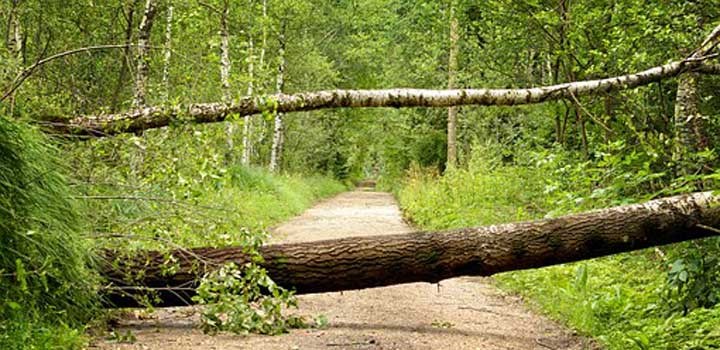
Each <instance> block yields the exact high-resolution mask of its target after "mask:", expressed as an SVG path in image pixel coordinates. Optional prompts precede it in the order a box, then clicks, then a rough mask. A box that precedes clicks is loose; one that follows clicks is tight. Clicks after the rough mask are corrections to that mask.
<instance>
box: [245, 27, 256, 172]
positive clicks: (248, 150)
mask: <svg viewBox="0 0 720 350" xmlns="http://www.w3.org/2000/svg"><path fill="white" fill-rule="evenodd" d="M254 49H255V45H254V43H253V38H252V36H250V38H249V39H248V87H247V96H248V97H249V98H253V94H254V93H255V91H254V87H255V66H254V57H253V53H254ZM243 124H244V125H243V154H242V163H243V164H245V165H250V160H251V157H252V147H253V142H252V131H253V130H252V129H253V125H252V124H253V118H252V116H251V115H248V116H247V118H245V123H243Z"/></svg>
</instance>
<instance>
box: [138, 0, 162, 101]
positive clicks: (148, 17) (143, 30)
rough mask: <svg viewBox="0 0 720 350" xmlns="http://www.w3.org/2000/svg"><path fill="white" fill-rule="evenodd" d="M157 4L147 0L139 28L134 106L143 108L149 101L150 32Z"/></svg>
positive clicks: (152, 0)
mask: <svg viewBox="0 0 720 350" xmlns="http://www.w3.org/2000/svg"><path fill="white" fill-rule="evenodd" d="M155 10H156V4H155V0H147V2H146V3H145V12H144V13H143V17H142V20H141V21H140V28H139V29H138V48H137V57H136V59H137V72H136V74H135V98H134V99H133V107H134V108H143V107H145V104H146V102H147V82H148V75H149V74H150V64H149V63H150V62H149V61H150V58H149V57H148V56H149V55H148V53H149V52H150V47H149V46H150V32H151V29H152V25H153V20H154V18H155Z"/></svg>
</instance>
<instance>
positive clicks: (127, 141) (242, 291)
mask: <svg viewBox="0 0 720 350" xmlns="http://www.w3.org/2000/svg"><path fill="white" fill-rule="evenodd" d="M188 132H190V133H188ZM218 132H221V134H219V135H217V133H218ZM203 133H210V134H208V135H205V134H203ZM148 134H152V132H151V133H148ZM222 136H224V129H223V128H217V127H215V128H213V127H209V128H205V129H202V128H199V129H198V130H193V129H187V128H178V129H169V130H162V131H157V132H155V133H154V134H152V135H145V136H142V137H138V136H119V137H117V138H113V139H106V140H92V141H89V142H86V143H84V144H75V145H72V147H69V148H68V151H69V152H70V153H71V154H72V157H71V159H72V161H73V162H74V164H73V166H74V168H75V169H77V173H76V176H75V186H76V189H77V191H78V192H80V193H82V195H80V196H78V197H77V198H78V199H80V200H81V202H82V203H83V204H84V206H85V211H86V213H87V214H88V217H89V220H90V221H91V222H92V224H93V225H92V230H90V232H88V236H90V237H92V238H93V241H94V242H95V244H96V247H102V248H105V249H112V250H114V251H115V253H116V254H115V255H116V256H117V257H118V258H119V259H123V257H124V256H133V255H134V254H135V253H134V252H135V251H137V250H145V249H152V250H160V251H164V252H168V253H169V252H170V251H171V250H175V249H183V248H192V247H224V246H239V247H243V251H244V252H245V253H246V254H248V255H250V256H254V257H255V258H256V260H257V259H260V258H261V257H260V256H259V254H258V252H257V251H258V248H259V247H260V246H261V245H262V244H263V242H264V241H265V240H267V239H268V234H267V232H266V230H267V229H268V228H269V227H271V226H272V225H275V224H277V223H280V222H282V221H284V220H286V219H288V218H290V217H292V216H295V215H297V214H299V213H301V212H302V211H304V210H305V209H306V208H308V207H309V206H311V205H312V204H313V203H314V202H315V201H317V200H319V199H321V198H325V197H328V196H331V195H333V194H336V193H338V192H341V191H343V190H346V189H347V186H346V185H345V184H344V183H342V182H340V181H338V180H335V179H333V178H331V177H329V176H323V175H318V174H287V173H280V174H274V173H271V172H269V171H268V170H266V169H263V168H261V167H251V166H245V165H241V164H240V162H239V161H238V160H237V159H236V154H235V152H237V150H235V152H228V150H227V145H226V144H225V143H224V142H223V141H224V137H222ZM170 140H171V141H170ZM177 144H183V145H184V147H183V148H182V149H179V148H178V147H176V145H177ZM187 150H193V152H192V153H188V152H187ZM273 239H276V238H275V237H273ZM256 260H254V261H253V262H251V263H248V264H245V265H243V266H225V267H223V268H221V269H219V270H217V271H212V272H210V273H209V274H208V275H206V276H205V277H204V279H203V280H202V281H201V283H200V286H199V288H198V290H197V291H198V294H197V295H196V296H195V298H194V301H195V302H197V303H199V304H203V305H205V307H204V308H203V314H202V318H201V321H202V322H201V323H202V324H201V325H200V326H201V327H202V328H203V330H204V331H206V332H208V333H216V332H220V331H230V332H235V333H249V332H252V333H263V334H278V333H282V332H286V331H287V330H288V329H289V328H292V327H298V326H303V325H304V323H303V322H304V321H303V320H302V319H299V318H296V317H294V316H291V315H286V314H285V313H284V312H285V311H287V309H288V308H292V307H293V306H295V303H296V301H295V297H294V295H293V294H292V293H291V292H290V291H287V290H285V289H283V288H281V287H279V286H277V285H275V283H274V282H273V281H272V280H271V279H270V277H268V276H267V273H266V271H265V270H264V269H263V268H261V267H260V266H259V264H258V261H256ZM176 262H177V260H176V259H174V258H173V257H172V256H171V255H170V254H168V260H167V266H164V271H165V273H172V272H173V271H174V269H175V267H176V265H175V263H176ZM136 274H137V276H139V275H142V274H143V271H142V270H141V269H140V270H132V269H131V271H128V275H127V276H126V279H127V282H128V283H132V281H133V279H134V277H136ZM268 293H269V294H268ZM138 299H139V301H140V302H143V301H148V300H152V298H150V299H147V298H145V297H139V298H138Z"/></svg>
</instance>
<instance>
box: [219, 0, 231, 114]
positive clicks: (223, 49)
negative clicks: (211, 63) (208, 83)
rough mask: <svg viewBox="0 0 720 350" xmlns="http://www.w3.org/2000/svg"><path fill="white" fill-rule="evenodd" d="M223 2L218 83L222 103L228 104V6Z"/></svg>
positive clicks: (229, 96) (229, 97)
mask: <svg viewBox="0 0 720 350" xmlns="http://www.w3.org/2000/svg"><path fill="white" fill-rule="evenodd" d="M228 5H229V4H228V1H227V0H225V2H224V7H223V9H222V13H220V83H221V84H222V95H223V102H225V103H230V102H231V100H232V95H231V93H230V32H229V31H228V23H227V22H228V14H229V11H230V6H228Z"/></svg>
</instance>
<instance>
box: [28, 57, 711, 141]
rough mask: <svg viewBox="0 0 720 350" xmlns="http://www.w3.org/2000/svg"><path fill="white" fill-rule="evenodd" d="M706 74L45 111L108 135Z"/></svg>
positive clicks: (501, 100) (667, 68) (57, 121)
mask: <svg viewBox="0 0 720 350" xmlns="http://www.w3.org/2000/svg"><path fill="white" fill-rule="evenodd" d="M687 71H697V72H701V73H706V74H712V73H718V72H719V70H718V69H717V68H716V67H714V66H712V65H707V64H704V63H703V61H702V60H701V59H699V58H689V59H687V60H683V61H676V62H671V63H668V64H666V65H662V66H659V67H655V68H651V69H648V70H645V71H642V72H638V73H634V74H628V75H622V76H617V77H612V78H605V79H597V80H587V81H580V82H573V83H564V84H557V85H550V86H542V87H534V88H525V89H453V90H429V89H410V88H407V89H405V88H399V89H381V90H327V91H316V92H302V93H297V94H289V95H288V94H275V95H269V96H265V97H244V98H241V99H240V100H238V101H236V102H233V103H198V104H192V105H188V106H177V107H146V108H141V109H136V110H132V111H129V112H125V113H117V114H100V115H86V116H79V117H75V118H72V119H70V120H67V119H64V118H61V117H45V118H44V119H45V121H44V122H42V123H43V124H44V125H45V126H46V128H47V129H49V131H52V132H55V133H60V134H71V135H91V136H97V137H101V136H110V135H116V134H120V133H128V132H135V133H137V132H141V131H143V130H148V129H154V128H160V127H164V126H168V125H170V124H174V123H186V122H193V123H214V122H221V121H224V120H225V119H226V118H227V117H228V116H229V115H240V116H248V115H253V114H259V113H262V111H264V110H271V111H277V112H280V113H288V112H300V111H312V110H319V109H330V108H358V107H394V108H400V107H450V106H462V105H478V106H512V105H523V104H535V103H542V102H546V101H553V100H560V99H572V100H574V99H575V98H577V97H578V96H585V95H592V94H597V93H607V92H611V91H618V90H624V89H631V88H635V87H638V86H643V85H648V84H650V83H653V82H658V81H661V80H663V79H668V78H672V77H675V76H677V75H678V74H681V73H683V72H687Z"/></svg>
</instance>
